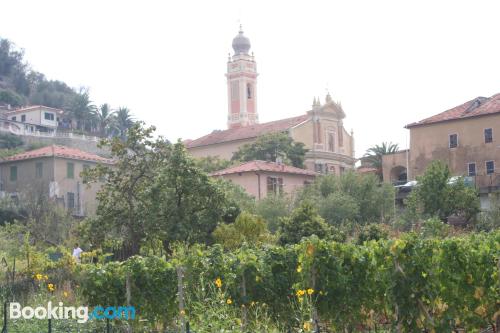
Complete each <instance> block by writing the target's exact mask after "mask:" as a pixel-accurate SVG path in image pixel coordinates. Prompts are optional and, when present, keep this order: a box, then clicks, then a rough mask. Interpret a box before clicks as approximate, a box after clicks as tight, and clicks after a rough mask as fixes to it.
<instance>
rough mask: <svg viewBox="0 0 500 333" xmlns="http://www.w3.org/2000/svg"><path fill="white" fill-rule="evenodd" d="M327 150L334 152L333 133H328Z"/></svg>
mask: <svg viewBox="0 0 500 333" xmlns="http://www.w3.org/2000/svg"><path fill="white" fill-rule="evenodd" d="M328 150H329V151H335V137H334V133H333V132H329V133H328Z"/></svg>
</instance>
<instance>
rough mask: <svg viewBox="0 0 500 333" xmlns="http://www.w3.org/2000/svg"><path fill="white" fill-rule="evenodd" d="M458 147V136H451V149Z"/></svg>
mask: <svg viewBox="0 0 500 333" xmlns="http://www.w3.org/2000/svg"><path fill="white" fill-rule="evenodd" d="M457 147H458V135H457V134H450V148H457Z"/></svg>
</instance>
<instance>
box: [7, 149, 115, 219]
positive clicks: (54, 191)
mask: <svg viewBox="0 0 500 333" xmlns="http://www.w3.org/2000/svg"><path fill="white" fill-rule="evenodd" d="M98 163H104V164H112V161H111V160H109V159H105V158H103V157H100V156H97V155H94V154H90V153H87V152H84V151H82V150H79V149H76V148H69V147H64V146H56V145H52V146H47V147H43V148H40V149H36V150H32V151H28V152H24V153H21V154H17V155H14V156H10V157H7V158H5V159H4V160H2V161H0V181H1V183H0V185H1V193H2V194H3V195H9V196H11V197H13V198H14V199H16V200H20V201H21V200H24V199H26V197H29V196H30V195H37V192H38V193H40V192H39V191H41V192H42V193H43V194H48V196H49V197H50V198H51V199H53V200H54V201H55V202H57V203H58V204H60V205H61V206H62V207H65V208H66V209H68V210H69V211H70V212H71V213H72V214H73V215H75V216H87V215H92V214H93V213H95V210H96V208H97V202H96V193H97V191H98V189H99V184H92V185H88V184H85V183H84V181H83V180H82V177H81V175H80V174H81V172H82V171H83V170H85V169H86V168H91V167H94V166H96V164H98Z"/></svg>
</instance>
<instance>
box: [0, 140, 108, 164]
mask: <svg viewBox="0 0 500 333" xmlns="http://www.w3.org/2000/svg"><path fill="white" fill-rule="evenodd" d="M50 156H55V157H63V158H69V159H72V160H80V161H92V162H98V163H106V164H112V163H113V160H111V159H107V158H104V157H101V156H98V155H95V154H91V153H87V152H85V151H83V150H80V149H77V148H70V147H65V146H57V145H52V146H47V147H42V148H39V149H35V150H31V151H27V152H24V153H20V154H17V155H13V156H9V157H6V158H4V159H2V161H0V163H1V162H11V161H21V160H28V159H32V158H40V157H50Z"/></svg>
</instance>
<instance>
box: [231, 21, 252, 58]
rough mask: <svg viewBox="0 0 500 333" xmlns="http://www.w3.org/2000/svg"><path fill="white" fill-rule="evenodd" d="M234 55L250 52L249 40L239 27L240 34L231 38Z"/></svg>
mask: <svg viewBox="0 0 500 333" xmlns="http://www.w3.org/2000/svg"><path fill="white" fill-rule="evenodd" d="M233 50H234V54H236V55H237V54H248V50H250V39H248V37H247V36H245V35H244V34H243V29H242V28H241V26H240V32H239V33H238V35H237V36H236V37H234V38H233Z"/></svg>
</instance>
